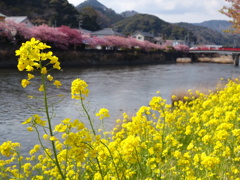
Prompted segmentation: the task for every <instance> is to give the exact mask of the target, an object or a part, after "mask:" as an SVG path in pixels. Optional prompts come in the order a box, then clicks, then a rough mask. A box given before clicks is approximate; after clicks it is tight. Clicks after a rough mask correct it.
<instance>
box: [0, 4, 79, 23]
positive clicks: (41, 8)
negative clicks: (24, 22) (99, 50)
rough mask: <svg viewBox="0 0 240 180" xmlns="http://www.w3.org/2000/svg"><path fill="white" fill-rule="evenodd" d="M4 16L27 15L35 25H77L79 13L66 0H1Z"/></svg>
mask: <svg viewBox="0 0 240 180" xmlns="http://www.w3.org/2000/svg"><path fill="white" fill-rule="evenodd" d="M0 12H1V13H3V14H5V15H6V16H28V17H29V19H31V21H32V23H33V24H35V25H39V24H43V23H45V24H48V25H49V26H53V25H56V26H61V25H66V26H70V27H78V22H79V19H78V17H79V13H78V11H77V10H76V9H75V7H74V6H73V5H71V4H69V3H68V1H67V0H34V1H30V0H1V2H0Z"/></svg>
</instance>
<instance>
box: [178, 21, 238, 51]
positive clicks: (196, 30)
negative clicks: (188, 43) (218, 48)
mask: <svg viewBox="0 0 240 180" xmlns="http://www.w3.org/2000/svg"><path fill="white" fill-rule="evenodd" d="M176 24H177V25H178V26H181V27H183V28H186V29H188V30H189V31H191V32H192V33H193V34H194V36H196V38H197V41H196V44H200V45H201V44H202V45H206V44H210V45H211V44H215V45H222V46H225V47H233V46H237V47H240V44H239V43H237V42H240V37H239V36H238V35H234V34H229V33H222V32H218V31H215V30H213V29H210V28H207V27H202V26H198V25H197V26H196V25H193V24H190V23H176Z"/></svg>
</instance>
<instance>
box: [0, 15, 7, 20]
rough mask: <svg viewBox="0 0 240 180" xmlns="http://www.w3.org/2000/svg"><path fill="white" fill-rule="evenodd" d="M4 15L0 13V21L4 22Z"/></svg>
mask: <svg viewBox="0 0 240 180" xmlns="http://www.w3.org/2000/svg"><path fill="white" fill-rule="evenodd" d="M5 19H6V16H5V15H4V14H2V13H0V22H5Z"/></svg>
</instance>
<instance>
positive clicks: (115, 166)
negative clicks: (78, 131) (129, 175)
mask: <svg viewBox="0 0 240 180" xmlns="http://www.w3.org/2000/svg"><path fill="white" fill-rule="evenodd" d="M100 142H101V144H102V145H104V146H105V147H106V148H107V150H108V152H109V154H110V156H111V159H112V162H113V165H114V168H115V170H116V173H117V177H118V179H120V177H119V172H118V168H117V165H116V164H115V162H114V158H113V156H112V153H111V150H110V149H109V148H108V146H107V145H106V144H105V143H103V142H102V141H100Z"/></svg>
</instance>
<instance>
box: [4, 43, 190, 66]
mask: <svg viewBox="0 0 240 180" xmlns="http://www.w3.org/2000/svg"><path fill="white" fill-rule="evenodd" d="M15 50H16V49H13V48H11V49H8V50H6V49H5V50H0V67H2V68H4V67H16V65H17V59H18V57H16V56H15ZM53 53H54V54H55V55H56V56H57V57H58V58H59V61H60V62H61V65H62V66H92V65H123V64H124V65H131V64H165V63H174V62H176V59H177V58H179V57H184V56H185V54H183V53H182V52H171V53H167V52H160V51H159V52H142V51H114V50H79V51H75V50H73V51H59V50H57V51H54V50H53Z"/></svg>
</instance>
